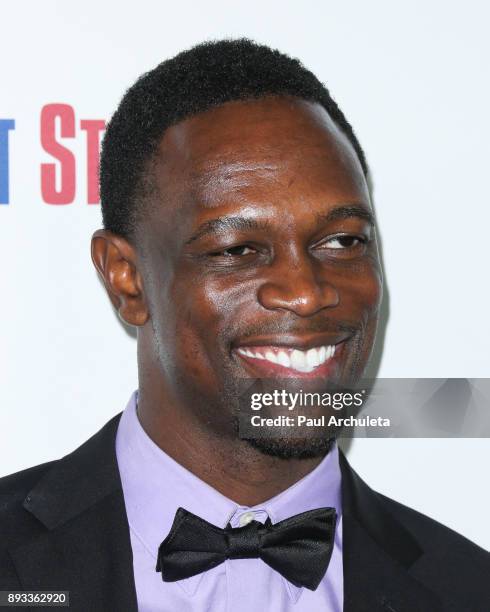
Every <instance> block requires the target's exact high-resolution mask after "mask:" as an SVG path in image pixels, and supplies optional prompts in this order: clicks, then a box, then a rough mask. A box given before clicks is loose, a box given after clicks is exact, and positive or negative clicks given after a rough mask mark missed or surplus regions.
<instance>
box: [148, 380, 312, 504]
mask: <svg viewBox="0 0 490 612" xmlns="http://www.w3.org/2000/svg"><path fill="white" fill-rule="evenodd" d="M138 418H139V421H140V423H141V425H142V427H143V429H144V430H145V432H146V433H147V435H148V436H149V437H150V438H151V439H152V440H153V442H155V444H157V446H159V447H160V448H161V449H162V450H163V451H164V452H165V453H167V454H168V455H169V456H170V457H172V459H174V460H175V461H177V463H179V464H180V465H182V466H183V467H184V468H186V469H187V470H189V471H190V472H192V473H193V474H194V475H195V476H197V477H198V478H200V479H201V480H203V481H204V482H206V483H207V484H209V485H210V486H211V487H213V488H214V489H216V490H217V491H219V492H220V493H221V494H222V495H224V496H226V497H228V498H229V499H232V500H233V501H235V502H236V503H237V504H239V505H242V506H254V505H256V504H259V503H262V502H264V501H267V500H268V499H271V498H272V497H274V496H275V495H277V494H279V493H281V492H282V491H284V490H286V489H287V488H288V487H290V486H291V485H293V484H294V483H295V482H297V481H298V480H300V479H301V478H303V477H304V476H306V474H308V473H309V472H311V471H312V470H313V469H314V468H315V467H316V466H317V465H318V464H319V463H320V461H321V460H322V457H314V458H308V459H295V458H293V459H282V458H279V457H273V456H269V455H265V454H264V453H262V452H260V451H259V450H257V449H255V448H253V447H252V446H251V445H250V444H249V443H248V442H246V441H245V440H241V439H239V438H232V437H224V436H222V435H216V434H213V433H212V431H209V430H208V429H206V430H204V429H203V428H202V427H199V426H196V425H195V424H194V423H193V422H192V421H189V420H188V419H186V418H185V411H181V410H175V409H174V408H173V406H172V404H171V403H170V402H168V398H165V397H158V396H157V397H155V396H154V394H153V393H152V392H151V390H149V389H147V388H145V387H144V386H141V384H140V390H139V399H138Z"/></svg>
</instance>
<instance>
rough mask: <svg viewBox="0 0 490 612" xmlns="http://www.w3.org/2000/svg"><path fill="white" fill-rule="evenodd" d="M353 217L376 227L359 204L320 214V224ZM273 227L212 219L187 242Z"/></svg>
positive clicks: (265, 223) (249, 221)
mask: <svg viewBox="0 0 490 612" xmlns="http://www.w3.org/2000/svg"><path fill="white" fill-rule="evenodd" d="M351 217H358V218H361V219H365V220H366V221H367V222H368V223H369V224H370V225H372V226H374V224H375V220H374V215H373V213H372V212H370V211H369V210H367V209H366V208H365V207H364V206H359V205H357V204H354V205H349V206H338V207H337V208H333V209H332V210H330V211H329V212H328V213H325V214H318V215H317V222H318V224H319V225H320V224H323V223H329V222H332V221H338V220H342V219H349V218H351ZM270 228H271V226H270V223H269V222H268V221H257V220H256V219H249V218H247V217H240V216H234V217H219V218H218V219H211V220H209V221H206V222H205V223H203V224H201V225H200V226H199V227H198V228H197V230H196V231H195V232H194V233H193V234H192V236H191V237H190V238H189V239H188V240H187V241H186V244H191V243H192V242H195V241H196V240H199V238H202V237H203V236H206V235H208V234H218V233H220V232H225V231H227V230H234V231H238V232H239V231H246V230H262V231H268V230H270Z"/></svg>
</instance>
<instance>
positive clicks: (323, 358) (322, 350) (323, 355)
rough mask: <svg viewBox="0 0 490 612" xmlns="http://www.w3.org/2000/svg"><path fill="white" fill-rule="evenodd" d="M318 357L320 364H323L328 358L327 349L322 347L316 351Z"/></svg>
mask: <svg viewBox="0 0 490 612" xmlns="http://www.w3.org/2000/svg"><path fill="white" fill-rule="evenodd" d="M318 356H319V359H320V363H325V361H326V360H327V357H328V353H327V349H326V347H324V346H321V347H320V348H319V350H318Z"/></svg>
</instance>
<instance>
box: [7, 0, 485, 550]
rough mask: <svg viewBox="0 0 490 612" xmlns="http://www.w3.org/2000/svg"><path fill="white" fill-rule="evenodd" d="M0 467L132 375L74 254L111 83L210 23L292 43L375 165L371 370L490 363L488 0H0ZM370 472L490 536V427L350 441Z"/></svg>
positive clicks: (84, 431)
mask: <svg viewBox="0 0 490 612" xmlns="http://www.w3.org/2000/svg"><path fill="white" fill-rule="evenodd" d="M0 12H1V23H2V28H1V29H2V32H1V37H0V57H1V60H0V61H1V75H0V79H1V92H2V94H1V97H0V248H1V268H0V269H1V285H0V286H1V300H0V317H1V319H0V320H1V338H0V339H1V354H0V359H1V363H0V376H1V395H0V397H1V407H0V475H4V474H7V473H10V472H13V471H16V470H20V469H22V468H25V467H28V466H30V465H33V464H37V463H41V462H44V461H48V460H50V459H54V458H57V457H60V456H62V455H63V454H65V453H67V452H69V451H70V450H72V449H73V448H75V447H76V446H78V445H79V444H80V443H81V442H83V441H84V440H85V439H86V438H88V437H89V436H90V435H91V434H92V433H94V432H95V431H96V430H98V429H99V428H100V427H101V426H102V425H103V424H104V423H105V422H106V421H107V420H108V419H109V418H110V417H111V416H112V415H114V414H116V413H117V412H119V411H121V410H122V409H123V408H124V407H125V405H126V402H127V400H128V398H129V395H130V393H131V391H132V390H133V389H134V388H136V387H137V376H136V350H135V349H136V343H135V340H134V338H133V337H132V336H131V335H130V334H128V333H127V331H125V330H124V329H123V327H122V326H121V324H120V323H119V322H118V319H117V318H116V316H115V315H114V312H113V310H112V308H111V306H110V304H109V301H108V299H107V298H106V296H105V294H104V292H103V290H102V287H101V285H100V283H99V281H98V279H97V277H96V274H95V271H94V269H93V267H92V263H91V261H90V255H89V242H90V236H91V233H92V232H93V230H95V229H96V228H97V227H99V226H100V224H101V220H100V207H99V205H98V193H97V157H98V148H99V142H100V137H101V135H102V134H103V127H104V121H105V120H107V119H108V118H109V117H110V115H111V113H112V112H113V111H114V109H115V107H116V105H117V103H118V101H119V99H120V98H121V96H122V94H123V92H124V90H125V89H126V88H127V87H128V86H129V85H130V84H131V83H132V82H133V81H134V80H135V79H136V78H137V77H138V76H139V75H140V74H141V73H142V72H143V71H146V70H148V69H150V68H152V67H153V66H155V65H156V64H157V63H159V62H160V61H162V60H163V59H165V58H168V57H170V56H172V55H174V54H175V53H177V52H179V51H180V50H182V49H185V48H187V47H189V46H191V45H193V44H195V43H197V42H199V41H202V40H204V39H210V38H218V37H230V36H244V35H245V36H248V37H251V38H254V39H255V40H257V41H259V42H264V43H267V44H269V45H272V46H275V47H278V48H279V49H281V50H283V51H285V52H287V53H289V54H291V55H293V56H297V57H299V58H300V59H301V60H302V61H303V62H304V63H305V64H306V66H308V67H309V68H310V69H312V70H313V71H314V72H315V73H316V74H317V75H318V76H319V78H320V79H322V80H323V81H324V82H325V83H326V84H327V86H328V87H329V88H330V90H331V92H332V94H333V96H334V97H335V98H336V100H337V102H338V103H339V104H340V106H341V108H342V109H343V110H344V112H345V114H346V115H347V117H348V119H349V120H350V121H351V122H352V124H353V125H354V128H355V130H356V131H357V134H358V136H359V139H360V141H361V143H362V145H363V146H364V148H365V150H366V153H367V156H368V160H369V163H370V166H371V169H372V176H373V184H374V185H373V186H374V201H375V207H376V211H377V216H378V220H379V228H380V232H381V238H382V244H383V252H384V262H385V271H386V283H387V288H388V292H387V299H386V301H385V305H384V314H385V316H386V317H388V322H387V326H386V334H385V338H384V346H381V347H378V348H380V349H382V359H381V365H380V370H379V375H380V376H384V377H441V378H446V377H488V375H489V363H490V360H489V356H488V353H489V342H488V341H489V337H490V333H489V317H488V308H489V297H490V291H489V287H488V272H487V266H488V259H489V258H488V249H489V247H488V231H489V228H490V212H489V210H490V209H489V196H488V178H487V177H488V162H489V155H488V153H489V142H490V134H489V119H488V108H489V107H490V88H489V84H488V72H487V70H488V61H489V50H490V49H489V47H490V38H489V37H488V32H487V24H488V20H489V17H490V14H489V9H488V5H487V3H485V2H484V1H483V0H482V1H481V2H477V1H475V0H473V1H472V0H469V1H468V2H466V3H465V4H464V7H463V5H461V3H458V2H452V1H449V0H440V1H438V0H432V1H428V0H424V1H415V0H412V1H411V2H404V3H402V2H392V1H388V0H387V1H376V0H372V1H371V2H369V3H366V2H362V1H359V2H354V1H346V0H344V1H343V2H338V1H335V2H334V1H332V0H324V1H322V2H312V1H305V0H303V2H301V3H299V2H288V1H285V0H281V1H280V2H276V1H267V2H264V1H263V0H261V1H260V2H259V1H255V0H254V1H251V0H248V1H247V2H224V1H219V0H207V1H206V2H197V1H196V2H187V1H181V2H177V3H175V2H164V1H160V2H149V1H141V0H140V2H139V3H138V4H135V3H127V5H125V4H124V3H121V2H115V1H105V2H91V1H87V0H85V1H84V2H71V3H68V2H54V1H50V0H44V1H43V2H42V3H39V2H34V1H33V2H23V3H16V4H14V3H8V5H5V4H4V5H3V6H2V8H1V9H0ZM349 459H350V461H351V462H352V464H353V465H354V467H355V468H356V469H357V470H358V471H359V473H360V474H361V475H362V476H363V477H364V478H365V479H366V480H367V481H368V482H369V483H370V484H371V485H372V486H373V487H374V488H376V489H378V490H379V491H382V492H383V493H385V494H387V495H389V496H391V497H394V498H395V499H397V500H399V501H401V502H402V503H406V504H408V505H410V506H412V507H414V508H416V509H419V510H421V511H422V512H424V513H426V514H428V515H430V516H432V517H434V518H436V519H437V520H439V521H441V522H443V523H445V524H447V525H448V526H450V527H452V528H454V529H456V530H457V531H459V532H461V533H463V534H465V535H466V536H467V537H469V538H471V539H472V540H474V541H475V542H477V543H479V544H480V545H482V546H484V547H486V548H489V547H490V528H489V524H488V511H489V489H488V479H487V475H486V472H487V466H488V462H489V460H490V444H489V441H488V440H485V439H477V440H474V439H472V440H464V439H463V440H461V439H460V440H430V439H429V440H428V439H425V440H378V439H376V440H355V441H354V443H353V444H352V445H351V447H350V449H349Z"/></svg>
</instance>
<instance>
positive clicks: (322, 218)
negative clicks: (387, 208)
mask: <svg viewBox="0 0 490 612" xmlns="http://www.w3.org/2000/svg"><path fill="white" fill-rule="evenodd" d="M351 217H358V218H359V219H364V220H365V221H367V222H368V223H369V224H370V225H372V226H373V227H374V225H375V217H374V214H373V213H372V212H371V211H370V210H368V209H367V208H365V207H364V206H360V205H359V204H350V205H348V206H338V207H337V208H333V209H332V210H330V211H329V212H328V213H325V214H318V215H317V221H318V223H319V224H321V223H329V222H332V221H342V219H350V218H351Z"/></svg>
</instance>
